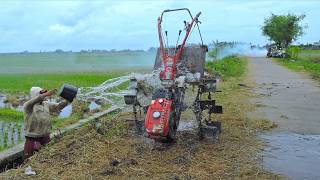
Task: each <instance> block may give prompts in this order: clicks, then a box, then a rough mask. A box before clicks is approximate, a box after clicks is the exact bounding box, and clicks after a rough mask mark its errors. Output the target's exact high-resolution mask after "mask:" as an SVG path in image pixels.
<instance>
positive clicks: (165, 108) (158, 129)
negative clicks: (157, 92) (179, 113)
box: [144, 98, 172, 138]
mask: <svg viewBox="0 0 320 180" xmlns="http://www.w3.org/2000/svg"><path fill="white" fill-rule="evenodd" d="M154 112H159V113H160V116H159V117H154V116H153V114H154ZM171 112H172V100H168V99H165V98H157V99H155V100H152V101H151V104H150V106H149V108H148V111H147V115H146V119H145V122H144V128H145V129H146V131H147V133H148V135H149V136H150V137H151V138H160V137H166V136H167V135H168V133H169V129H170V127H169V116H170V115H171V114H172V113H171ZM156 114H157V113H156Z"/></svg>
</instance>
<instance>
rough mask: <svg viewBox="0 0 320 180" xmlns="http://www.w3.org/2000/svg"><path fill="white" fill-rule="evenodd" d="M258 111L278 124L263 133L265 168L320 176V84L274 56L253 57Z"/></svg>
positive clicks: (296, 176) (307, 176) (304, 176)
mask: <svg viewBox="0 0 320 180" xmlns="http://www.w3.org/2000/svg"><path fill="white" fill-rule="evenodd" d="M249 65H250V69H251V75H250V77H253V78H254V79H255V82H256V88H255V89H254V91H255V92H256V94H258V95H259V96H258V97H257V98H255V99H254V102H255V104H256V106H258V107H259V108H257V111H256V112H258V113H257V114H256V116H259V117H265V118H267V119H270V120H272V121H274V122H276V123H277V124H278V128H275V129H273V131H272V132H269V133H264V134H261V136H260V137H261V138H262V139H264V140H266V141H267V142H269V143H268V145H269V146H268V147H267V148H266V149H265V151H264V153H263V156H264V157H263V159H264V161H263V164H264V167H265V168H267V169H269V170H272V171H274V172H276V173H281V174H283V175H286V176H288V177H289V178H290V179H320V172H319V163H320V85H319V83H318V82H316V81H313V80H312V79H311V78H310V77H308V76H307V75H306V74H302V73H297V72H292V71H290V70H288V69H286V68H285V67H282V66H280V65H278V64H276V63H275V62H273V61H272V60H271V59H267V58H250V61H249Z"/></svg>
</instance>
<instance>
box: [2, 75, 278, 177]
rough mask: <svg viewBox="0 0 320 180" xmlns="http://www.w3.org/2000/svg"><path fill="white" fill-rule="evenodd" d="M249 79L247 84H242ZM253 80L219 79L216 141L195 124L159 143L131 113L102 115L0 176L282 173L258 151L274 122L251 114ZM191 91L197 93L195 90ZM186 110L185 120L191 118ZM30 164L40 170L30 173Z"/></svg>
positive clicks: (248, 174) (228, 175)
mask: <svg viewBox="0 0 320 180" xmlns="http://www.w3.org/2000/svg"><path fill="white" fill-rule="evenodd" d="M240 82H241V83H244V84H246V85H245V86H244V85H243V84H241V86H239V85H238V83H240ZM250 86H251V85H250V84H249V82H246V81H244V80H235V79H233V80H230V81H228V82H224V83H222V84H220V89H221V90H222V91H223V92H222V93H218V94H217V95H216V98H217V103H219V104H222V105H223V106H224V114H223V115H222V116H221V121H222V128H223V132H222V134H221V135H220V137H219V139H218V141H217V142H215V143H212V142H208V141H199V139H198V136H197V132H196V129H191V130H181V131H179V133H178V140H177V142H176V143H174V144H171V145H169V146H163V145H159V144H154V143H153V142H151V141H150V140H148V139H145V138H144V137H142V136H138V135H135V133H134V131H133V129H134V126H133V125H132V123H130V121H127V120H128V119H132V116H131V115H128V114H119V115H112V116H108V117H105V118H102V119H100V120H99V121H98V122H96V123H92V124H89V125H88V126H86V127H83V128H82V129H79V130H76V131H74V132H70V133H68V134H67V135H65V136H64V137H63V138H62V139H60V140H57V142H56V143H55V144H52V145H50V146H48V147H46V148H44V149H43V150H41V152H39V153H37V154H36V155H34V156H33V157H32V158H31V159H30V160H29V161H28V162H26V163H25V164H24V165H23V166H22V167H20V168H18V169H12V170H9V171H7V172H5V173H2V174H1V175H0V178H2V179H14V178H15V179H26V178H30V179H51V178H58V179H69V178H71V179H91V178H92V179H105V178H113V179H119V178H120V179H121V178H129V177H131V178H134V179H135V178H137V179H150V178H152V179H194V178H196V179H213V178H224V179H225V178H232V179H233V178H247V179H257V178H264V179H269V178H278V176H276V175H274V174H271V173H268V172H266V171H264V170H263V169H262V167H261V166H260V165H259V162H260V160H259V157H258V156H257V155H256V154H257V152H258V151H259V150H260V149H261V148H262V147H263V145H262V143H261V142H259V141H257V139H256V137H255V135H256V132H257V131H260V130H262V129H269V128H271V127H272V126H273V124H272V123H270V122H269V121H266V120H257V119H250V118H247V117H246V115H245V114H246V113H247V112H249V111H251V110H253V108H254V106H253V105H252V104H251V103H250V102H249V100H248V97H249V96H250V94H251V92H250V88H249V87H250ZM190 96H192V92H190ZM192 117H193V115H192V113H191V112H185V113H184V114H183V116H182V121H186V120H189V119H193V118H192ZM29 165H30V166H31V167H32V169H33V170H35V171H36V173H37V175H35V176H29V177H27V176H26V175H25V174H24V169H25V168H26V167H27V166H29Z"/></svg>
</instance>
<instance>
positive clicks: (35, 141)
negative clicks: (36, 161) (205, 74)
mask: <svg viewBox="0 0 320 180" xmlns="http://www.w3.org/2000/svg"><path fill="white" fill-rule="evenodd" d="M50 140H51V139H50V136H49V135H48V136H45V137H39V138H32V137H26V142H25V144H24V157H25V159H26V158H29V157H30V156H32V155H33V153H34V152H35V151H39V150H40V148H41V146H44V145H46V144H48V143H49V142H50Z"/></svg>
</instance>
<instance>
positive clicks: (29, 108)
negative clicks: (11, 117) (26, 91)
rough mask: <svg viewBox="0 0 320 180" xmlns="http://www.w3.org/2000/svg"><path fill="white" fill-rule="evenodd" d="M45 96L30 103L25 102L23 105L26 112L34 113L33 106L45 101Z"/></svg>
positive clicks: (40, 96) (33, 99)
mask: <svg viewBox="0 0 320 180" xmlns="http://www.w3.org/2000/svg"><path fill="white" fill-rule="evenodd" d="M44 98H45V96H42V95H39V96H37V97H35V98H32V99H30V100H29V101H27V102H25V103H24V105H23V108H24V110H25V112H29V113H30V112H32V110H33V106H34V105H35V104H37V103H39V102H42V101H43V100H44Z"/></svg>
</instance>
